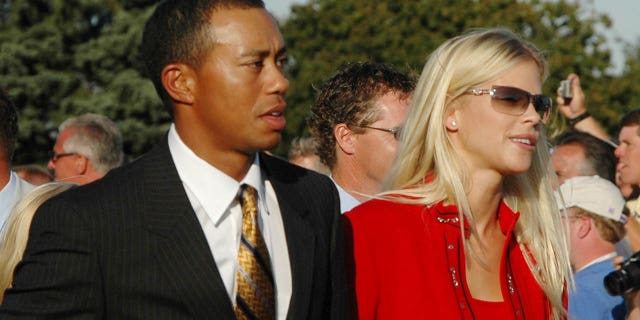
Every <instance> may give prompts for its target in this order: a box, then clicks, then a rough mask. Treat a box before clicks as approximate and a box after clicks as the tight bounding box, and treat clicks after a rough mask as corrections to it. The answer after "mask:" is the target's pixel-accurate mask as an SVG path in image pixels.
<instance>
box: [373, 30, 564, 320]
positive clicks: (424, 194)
mask: <svg viewBox="0 0 640 320" xmlns="http://www.w3.org/2000/svg"><path fill="white" fill-rule="evenodd" d="M523 61H533V62H535V63H536V64H537V65H538V68H539V70H540V74H539V76H540V78H541V79H543V80H544V79H545V78H546V72H547V69H546V62H545V59H544V57H543V55H542V53H541V52H540V51H539V50H538V49H537V48H536V47H535V46H533V45H532V44H530V43H528V42H526V41H524V40H522V39H521V38H520V37H518V36H517V35H515V34H514V33H513V32H511V31H509V30H506V29H501V28H493V29H478V30H473V31H471V32H469V33H466V34H464V35H461V36H458V37H455V38H452V39H450V40H448V41H446V42H445V43H444V44H442V45H441V46H440V47H439V48H438V49H437V50H436V51H434V52H433V53H432V54H431V56H430V57H429V60H428V61H427V63H426V64H425V66H424V69H423V70H422V74H421V76H420V79H419V81H418V85H417V87H416V91H415V92H414V95H413V99H412V105H411V108H410V111H409V115H408V118H407V121H406V124H405V126H404V131H403V133H402V137H401V141H402V142H401V145H400V148H399V150H398V155H397V161H396V162H395V164H394V166H393V167H392V168H391V171H390V174H389V176H388V178H387V181H386V182H385V185H384V186H383V190H385V191H384V192H383V195H386V196H388V197H392V198H393V199H395V200H396V201H404V202H412V203H420V204H426V205H429V204H433V203H435V202H438V201H443V200H446V201H447V202H449V203H455V204H456V205H457V206H458V207H459V208H460V215H461V218H462V216H464V217H465V218H466V219H467V220H468V221H470V222H471V225H473V215H472V214H471V210H470V208H469V202H468V199H467V191H468V185H469V181H468V180H469V173H468V172H467V169H466V167H465V165H464V164H463V162H462V161H461V160H460V159H458V157H457V153H456V152H455V150H454V147H453V144H452V143H451V141H450V140H449V138H448V135H447V131H446V128H445V119H446V116H447V114H448V111H449V108H450V107H451V102H452V101H454V100H455V99H456V98H457V97H459V96H461V95H462V94H463V93H465V92H466V91H468V90H469V89H470V88H472V87H474V86H477V85H479V84H481V83H484V82H487V81H491V80H493V79H496V78H498V77H499V76H500V75H502V74H503V73H505V72H507V71H509V70H510V69H512V68H513V67H514V66H515V65H517V64H518V63H521V62H523ZM489 125H491V124H487V126H489ZM541 127H542V125H541ZM541 131H543V128H541ZM548 147H549V146H548V145H547V139H546V138H545V135H544V132H541V137H540V139H539V140H538V142H537V145H536V150H535V152H534V156H533V161H532V165H531V167H530V168H529V170H528V172H526V173H523V174H518V175H511V176H506V177H505V179H504V180H503V188H502V189H503V198H504V200H505V202H506V203H507V204H508V205H509V206H510V207H511V208H513V209H514V210H516V211H520V212H521V216H520V218H519V220H518V222H517V224H516V227H515V231H514V232H515V235H516V240H517V241H518V243H519V244H520V246H521V248H522V250H523V252H525V259H526V260H527V263H528V265H529V268H530V269H531V270H532V273H533V274H534V276H535V278H536V280H537V281H538V283H539V284H540V286H541V287H542V289H543V291H544V292H545V294H546V295H547V297H548V299H549V301H550V302H551V307H552V316H553V317H554V318H558V319H559V318H562V317H563V316H564V315H566V312H565V310H564V307H563V299H562V297H563V292H564V290H565V288H566V285H567V284H568V283H569V282H571V281H572V280H571V267H570V263H569V258H568V252H567V244H566V237H565V232H564V229H563V228H562V222H561V221H560V214H559V211H558V208H557V207H556V202H555V199H554V196H553V189H552V186H551V180H552V179H555V175H554V173H553V170H552V168H551V165H550V161H549V151H548ZM427 181H428V182H427ZM393 195H399V196H400V197H397V196H393ZM409 199H410V200H409ZM461 221H462V219H461ZM461 228H463V225H462V223H461ZM471 232H474V230H473V228H472V229H471ZM527 252H528V253H530V254H526V253H527Z"/></svg>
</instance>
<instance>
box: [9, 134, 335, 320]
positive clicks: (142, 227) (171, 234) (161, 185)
mask: <svg viewBox="0 0 640 320" xmlns="http://www.w3.org/2000/svg"><path fill="white" fill-rule="evenodd" d="M260 159H261V167H262V169H263V170H264V172H265V174H266V176H267V177H268V179H269V180H270V181H271V183H272V185H273V188H274V189H275V191H276V194H277V197H278V202H279V204H280V210H281V212H282V219H283V223H284V229H285V232H286V238H287V245H288V250H289V259H290V263H291V272H292V282H293V283H292V286H293V292H292V297H291V302H290V306H289V313H288V319H330V318H334V319H339V318H344V317H346V306H347V303H346V284H345V276H344V264H343V263H344V260H343V259H344V257H343V251H344V248H343V242H342V232H341V229H340V228H341V227H340V225H339V224H340V214H339V200H338V195H337V192H336V191H335V187H334V186H333V183H332V182H331V181H330V180H329V179H328V178H327V177H324V176H321V175H320V174H317V173H314V172H311V171H308V170H306V169H303V168H301V167H297V166H294V165H291V164H289V163H287V162H286V161H283V160H280V159H277V158H274V157H271V156H268V155H266V154H261V155H260ZM275 272H277V270H275ZM21 317H28V318H32V317H36V318H47V319H52V318H64V319H131V318H137V319H233V318H234V314H233V306H232V302H231V301H230V299H229V297H228V295H227V292H226V290H225V287H224V284H223V282H222V279H221V278H220V275H219V272H218V270H217V267H216V264H215V261H214V259H213V256H212V255H211V251H210V249H209V246H208V244H207V242H206V239H205V236H204V233H203V231H202V228H201V226H200V224H199V222H198V220H197V218H196V215H195V212H194V211H193V209H192V207H191V205H190V203H189V200H188V198H187V195H186V193H185V191H184V188H183V185H182V182H181V181H180V179H179V176H178V172H177V171H176V168H175V165H174V163H173V160H172V159H171V155H170V153H169V147H168V144H167V140H166V139H165V140H164V141H163V142H162V143H161V144H160V145H159V146H157V147H155V148H154V149H153V150H152V151H151V152H149V153H148V154H146V155H144V156H143V157H141V158H140V159H138V160H137V161H135V162H133V163H131V164H129V165H127V166H124V167H122V168H119V169H114V170H112V172H110V173H109V174H108V175H107V176H106V177H104V178H103V179H101V180H99V181H97V182H95V183H92V184H89V185H86V186H83V187H78V188H75V189H73V190H71V191H70V192H65V193H63V194H61V195H59V196H57V197H55V198H53V199H51V200H49V201H47V202H46V203H45V204H43V205H42V206H41V208H40V209H39V210H38V212H37V213H36V215H35V217H34V220H33V223H32V226H31V231H30V235H29V242H28V245H27V249H26V252H25V256H24V259H23V261H22V262H21V263H20V264H19V265H18V266H17V268H16V271H15V278H14V287H13V288H11V289H8V290H7V291H6V296H5V300H4V303H3V305H2V306H1V307H0V318H2V319H13V318H21Z"/></svg>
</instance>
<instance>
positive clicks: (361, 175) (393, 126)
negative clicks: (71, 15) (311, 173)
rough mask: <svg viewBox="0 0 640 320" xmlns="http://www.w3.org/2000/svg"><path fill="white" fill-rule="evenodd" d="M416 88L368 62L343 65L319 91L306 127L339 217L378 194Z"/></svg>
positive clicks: (401, 76) (395, 73)
mask: <svg viewBox="0 0 640 320" xmlns="http://www.w3.org/2000/svg"><path fill="white" fill-rule="evenodd" d="M414 88H415V79H413V78H412V77H410V76H408V75H406V74H403V73H401V72H399V71H397V70H394V69H392V68H390V67H388V66H385V65H382V64H377V63H372V62H360V63H353V64H349V65H345V66H342V67H341V68H340V69H339V70H338V72H337V73H336V74H335V75H334V76H333V77H331V78H330V79H329V80H328V81H327V82H326V83H325V84H324V85H322V87H321V88H320V91H319V93H318V96H317V97H316V100H315V103H314V105H313V106H312V107H311V117H310V119H309V127H310V130H311V135H312V136H313V138H314V139H316V141H317V142H318V155H319V156H320V159H321V160H322V162H323V163H325V164H326V165H327V166H328V167H329V168H330V169H331V177H332V179H333V181H334V183H335V184H336V187H337V188H338V192H339V194H340V207H341V208H340V209H341V212H342V213H344V212H346V211H349V210H351V208H353V207H355V206H357V205H358V204H360V203H361V202H363V201H365V200H367V199H368V198H369V196H371V195H374V194H376V193H377V192H379V191H380V188H381V185H382V181H383V179H384V178H385V176H386V175H387V173H388V172H389V169H390V168H391V164H392V163H393V161H394V160H395V157H396V152H397V148H398V138H399V134H400V131H399V130H400V128H401V127H402V125H403V123H404V120H405V118H406V116H407V112H408V110H409V104H410V98H411V94H412V92H413V90H414Z"/></svg>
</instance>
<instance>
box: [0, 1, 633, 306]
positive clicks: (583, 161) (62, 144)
mask: <svg viewBox="0 0 640 320" xmlns="http://www.w3.org/2000/svg"><path fill="white" fill-rule="evenodd" d="M140 48H141V56H142V60H143V61H144V62H145V67H146V69H147V73H148V77H149V78H150V80H151V81H152V82H153V84H154V86H155V88H156V91H157V92H158V95H159V96H160V97H161V99H162V101H163V103H164V105H165V107H166V108H167V111H168V112H169V114H170V115H171V117H172V124H171V126H170V129H169V131H168V133H167V135H166V137H165V138H164V139H163V140H162V141H161V142H160V143H158V145H156V146H155V147H154V148H153V149H152V150H150V151H148V152H147V153H146V154H144V155H142V156H141V157H139V158H138V159H136V160H134V161H131V162H127V161H125V156H124V153H123V148H122V134H121V133H120V131H119V129H118V127H117V124H116V123H114V121H112V120H110V119H109V118H107V117H105V116H103V115H97V114H91V113H89V114H84V115H79V116H74V117H71V118H69V119H67V120H65V121H64V122H63V123H62V124H61V125H60V126H59V128H58V136H57V139H56V141H55V144H54V145H52V153H51V157H50V159H49V162H48V164H47V168H46V169H45V168H43V167H40V166H33V165H25V166H18V165H13V164H12V158H13V153H14V152H15V144H16V137H17V132H18V129H19V128H18V120H17V119H18V111H17V108H16V106H15V105H14V104H13V102H12V101H11V99H10V97H9V96H8V95H7V94H6V93H4V92H3V91H2V90H0V225H2V229H1V232H0V318H2V319H32V318H43V319H50V318H65V319H66V318H83V319H84V318H90V319H93V318H107V319H121V318H132V319H209V318H219V319H496V318H499V319H638V318H640V293H638V290H636V289H639V288H634V287H633V286H631V287H630V290H627V291H625V292H624V293H625V294H624V295H622V294H618V293H612V292H611V291H610V289H609V288H608V287H607V286H606V285H605V278H606V277H607V276H608V275H609V274H611V273H615V272H617V271H616V269H617V268H619V267H620V263H621V262H622V261H626V259H628V258H629V257H635V256H634V253H636V252H639V251H640V201H638V199H637V198H638V193H639V192H638V189H639V186H640V109H637V110H634V111H631V112H629V113H627V114H626V115H623V116H622V117H621V121H620V132H619V134H618V136H617V137H611V136H609V135H608V134H607V132H606V130H604V128H603V127H602V126H601V125H600V124H599V123H598V121H597V120H596V119H595V118H594V117H592V116H591V114H590V113H589V112H588V110H587V99H588V94H587V93H585V92H584V91H583V90H582V87H581V84H580V78H579V76H578V75H576V74H570V75H567V78H566V80H567V81H568V82H569V84H570V89H571V93H572V96H571V98H570V99H569V98H568V97H566V96H564V92H563V90H561V89H560V88H559V89H558V92H557V93H556V95H557V96H556V97H555V99H552V98H551V97H549V96H546V95H544V94H543V93H542V85H543V83H544V81H545V79H546V77H547V74H548V69H547V68H548V67H547V63H546V61H545V57H544V55H543V53H542V52H541V51H540V50H539V49H538V48H536V47H535V46H534V45H533V44H531V43H529V42H528V41H526V40H524V39H523V38H522V37H520V36H519V35H517V34H516V33H514V32H512V31H510V30H508V29H505V28H486V29H475V30H472V31H468V32H465V33H463V34H461V35H459V36H455V37H453V38H450V39H448V40H446V41H444V42H443V43H442V44H441V45H440V46H439V47H438V48H437V49H436V50H435V51H433V52H432V53H430V55H429V59H428V60H427V61H426V63H425V65H424V68H423V69H422V73H421V74H420V75H419V77H418V78H417V79H416V78H414V77H413V76H411V75H408V74H405V73H402V72H400V71H398V70H395V69H393V68H392V67H390V66H387V65H384V64H381V63H376V62H370V61H362V62H353V63H349V64H346V65H344V66H341V67H340V68H339V69H338V70H336V71H335V73H334V74H333V76H331V77H330V78H329V79H327V80H326V82H325V83H324V84H322V85H321V86H319V88H318V92H317V96H316V99H315V101H314V104H313V105H312V106H311V109H310V116H309V121H308V125H309V131H310V133H311V135H310V136H309V137H299V138H297V139H295V140H294V141H293V143H292V145H291V149H290V152H289V154H288V159H284V158H280V157H278V156H274V155H272V154H270V153H269V152H268V150H270V149H272V148H273V147H275V146H276V145H277V144H278V143H279V142H280V139H281V132H282V130H283V129H284V127H285V125H286V119H285V117H284V113H285V110H286V107H287V104H286V102H285V94H286V93H287V91H288V89H289V83H288V80H287V79H286V78H285V76H284V72H283V71H284V70H283V69H284V66H285V63H286V60H287V51H286V46H285V43H284V40H283V37H282V35H281V34H280V31H279V29H278V27H277V23H276V21H275V20H274V18H273V17H272V16H271V15H270V14H269V13H268V12H267V11H266V10H265V8H264V4H263V3H262V1H260V0H246V1H240V0H229V1H204V0H193V1H175V0H169V1H163V2H161V3H160V4H158V6H157V8H156V9H155V11H154V13H153V14H152V15H151V16H150V17H149V19H148V21H147V23H146V25H145V28H144V31H143V37H142V43H141V46H140ZM554 100H555V105H554V103H553V102H554ZM554 112H559V113H561V114H562V115H563V117H564V118H565V119H566V121H567V123H568V124H569V127H570V129H569V130H568V131H566V132H563V133H562V134H560V135H558V136H554V137H547V133H546V131H545V123H547V122H548V121H549V119H550V114H551V113H554ZM622 265H623V268H625V267H626V266H627V264H625V263H623V264H622ZM636 268H638V270H640V263H639V264H638V266H637V267H636ZM634 276H635V277H639V279H635V281H636V282H637V283H640V275H638V274H635V275H632V276H631V277H634Z"/></svg>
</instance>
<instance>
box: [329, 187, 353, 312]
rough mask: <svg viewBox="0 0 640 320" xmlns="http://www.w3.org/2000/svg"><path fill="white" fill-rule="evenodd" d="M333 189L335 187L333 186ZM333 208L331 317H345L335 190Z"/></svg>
mask: <svg viewBox="0 0 640 320" xmlns="http://www.w3.org/2000/svg"><path fill="white" fill-rule="evenodd" d="M334 189H335V188H334ZM333 197H334V201H333V203H334V206H333V207H334V208H333V221H332V230H331V232H332V237H331V239H332V241H331V253H332V254H331V256H332V257H333V261H332V262H331V268H332V271H331V273H332V277H331V279H332V291H333V294H332V298H331V304H332V309H331V318H332V319H347V318H348V317H347V315H348V296H349V295H348V290H347V280H346V272H345V260H344V259H345V241H344V232H343V230H344V229H343V227H342V219H341V214H340V198H339V197H338V193H337V191H334V192H333Z"/></svg>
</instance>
